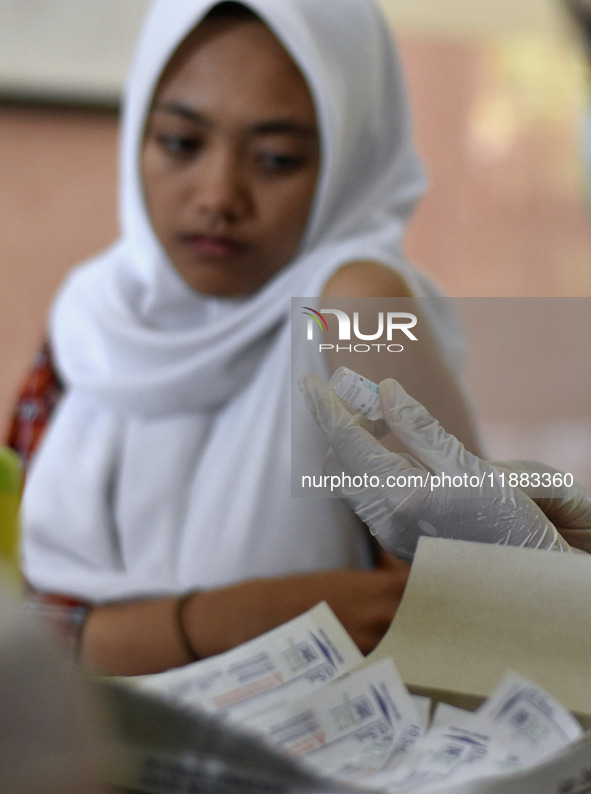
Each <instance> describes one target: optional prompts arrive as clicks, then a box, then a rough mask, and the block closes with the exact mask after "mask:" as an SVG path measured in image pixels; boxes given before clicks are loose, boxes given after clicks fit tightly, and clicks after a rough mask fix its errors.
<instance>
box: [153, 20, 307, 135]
mask: <svg viewBox="0 0 591 794" xmlns="http://www.w3.org/2000/svg"><path fill="white" fill-rule="evenodd" d="M154 98H155V99H156V100H158V101H162V100H164V101H184V102H189V103H196V104H197V105H198V106H201V105H202V104H203V103H205V105H207V106H208V108H209V109H210V110H212V111H217V112H220V113H222V114H224V115H225V114H228V113H230V114H231V113H235V112H239V113H244V114H245V115H253V116H256V114H257V113H258V114H261V113H263V114H266V113H269V112H271V113H280V114H282V115H284V114H285V113H286V112H288V113H289V114H290V115H294V114H295V115H298V116H300V117H301V118H302V120H305V121H308V122H313V121H314V118H315V110H314V104H313V100H312V97H311V94H310V91H309V89H308V85H307V83H306V80H305V79H304V77H303V75H302V73H301V72H300V70H299V68H298V66H297V65H296V64H295V62H294V61H293V60H292V58H291V57H290V55H289V54H288V53H287V51H286V50H285V48H284V47H283V45H282V44H281V42H280V41H279V40H278V39H277V37H276V36H275V35H274V34H273V33H272V32H271V31H270V30H269V28H268V27H267V26H266V25H265V24H264V23H263V22H261V21H260V20H259V19H258V18H256V17H252V18H247V19H242V18H220V19H215V18H214V19H206V20H204V21H203V22H202V23H201V24H200V25H199V26H198V27H197V28H195V30H193V31H192V32H191V33H190V34H189V36H188V37H187V38H186V39H185V40H184V41H183V42H182V44H181V45H180V46H179V48H178V49H177V50H176V52H175V53H174V55H173V56H172V58H171V60H170V61H169V63H168V65H167V66H166V68H165V70H164V72H163V74H162V77H161V79H160V81H159V83H158V86H157V88H156V91H155V94H154Z"/></svg>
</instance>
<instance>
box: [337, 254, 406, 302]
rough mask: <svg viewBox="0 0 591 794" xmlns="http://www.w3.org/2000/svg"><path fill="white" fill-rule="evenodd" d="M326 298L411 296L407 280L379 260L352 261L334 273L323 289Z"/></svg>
mask: <svg viewBox="0 0 591 794" xmlns="http://www.w3.org/2000/svg"><path fill="white" fill-rule="evenodd" d="M322 297H324V298H352V297H360V298H381V297H391V298H410V297H412V292H411V290H410V289H409V287H408V284H407V283H406V281H405V280H404V279H403V278H402V276H400V275H399V274H398V273H396V272H395V271H394V270H392V269H391V268H389V267H388V266H387V265H383V264H381V263H380V262H374V261H372V260H368V261H358V262H349V263H348V264H346V265H343V267H341V268H339V270H337V271H336V273H334V274H333V275H332V276H331V277H330V279H329V280H328V281H327V282H326V284H325V286H324V289H323V290H322Z"/></svg>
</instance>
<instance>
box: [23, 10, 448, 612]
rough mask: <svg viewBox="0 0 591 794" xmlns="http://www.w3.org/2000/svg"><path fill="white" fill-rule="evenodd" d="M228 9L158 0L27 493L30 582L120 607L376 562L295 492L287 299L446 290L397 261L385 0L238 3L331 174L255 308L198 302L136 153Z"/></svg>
mask: <svg viewBox="0 0 591 794" xmlns="http://www.w3.org/2000/svg"><path fill="white" fill-rule="evenodd" d="M215 5H217V3H216V2H214V1H213V0H179V2H176V3H174V4H172V5H171V3H170V2H169V0H157V1H156V2H155V3H154V5H153V6H152V8H151V10H150V12H149V13H148V15H147V18H146V20H145V23H144V26H143V29H142V31H141V34H140V36H139V42H138V46H137V50H136V53H135V57H134V60H133V63H132V68H131V73H130V78H129V83H128V88H127V93H126V97H125V102H124V115H123V128H122V162H121V185H120V195H121V205H120V216H121V226H122V234H121V238H120V240H119V241H118V242H117V243H116V244H115V245H114V246H113V247H112V248H111V249H110V250H108V251H106V252H105V253H103V254H101V255H100V256H98V257H96V258H95V259H93V260H91V261H90V262H87V263H85V264H83V265H82V266H80V267H79V268H77V269H76V270H74V271H73V273H72V274H71V276H70V277H69V278H68V279H67V281H66V283H65V284H64V286H63V287H62V289H61V291H60V293H59V295H58V297H57V299H56V302H55V304H54V308H53V312H52V317H51V342H52V347H53V351H54V354H55V358H56V362H57V367H58V370H59V372H60V374H61V376H62V377H63V379H64V381H65V383H66V385H67V393H66V396H65V397H64V399H63V400H62V402H61V404H60V406H59V410H58V412H57V416H56V417H55V420H54V421H53V423H52V426H51V428H50V430H49V432H48V433H47V435H46V438H45V442H44V444H43V446H42V448H41V450H40V451H39V453H38V455H37V457H36V460H35V462H34V465H33V467H32V470H31V473H30V476H29V480H28V485H27V489H26V494H25V500H24V531H25V539H24V566H25V572H26V574H27V576H28V578H29V580H30V581H31V582H32V584H33V585H35V586H36V587H38V588H40V589H46V590H51V591H60V592H68V593H71V594H76V595H79V596H83V597H87V598H90V599H92V600H105V599H111V598H120V597H129V596H133V595H141V594H147V593H161V592H176V591H178V590H179V589H183V588H186V587H198V586H213V585H219V584H223V583H227V582H231V581H236V580H239V579H242V578H245V577H248V576H260V575H273V574H281V573H287V572H290V571H298V570H315V569H323V568H327V567H335V566H342V565H364V564H367V563H368V558H367V548H366V542H365V539H364V537H363V535H361V534H360V531H359V526H358V523H357V520H356V519H355V517H354V516H352V515H351V514H350V513H349V511H348V509H347V508H345V507H344V506H343V505H342V504H341V503H340V502H337V501H335V500H297V499H290V491H289V448H290V438H289V401H290V394H291V383H290V380H291V378H290V375H291V372H290V353H289V350H290V348H289V344H290V339H289V312H290V300H289V299H290V297H291V296H306V295H307V296H317V295H319V294H320V292H321V290H322V287H323V285H324V284H325V282H326V281H327V279H328V278H329V277H330V275H331V274H332V273H334V271H335V270H337V269H338V268H339V266H341V265H342V264H344V263H346V262H350V261H355V260H366V259H372V260H377V261H381V262H384V263H386V264H390V265H391V266H392V267H393V268H395V269H397V270H398V271H399V272H400V273H401V274H402V275H403V277H404V278H405V279H406V280H407V281H408V282H409V284H410V286H411V288H414V291H415V293H416V294H418V295H427V296H429V295H432V294H435V292H434V290H433V288H432V286H431V285H430V283H429V282H427V280H426V279H425V278H424V277H423V276H422V275H421V274H419V273H417V271H415V270H413V269H412V268H410V267H409V266H408V265H406V264H405V263H404V261H403V257H402V250H401V240H402V236H403V232H404V228H405V224H406V221H407V218H408V216H409V214H410V212H411V210H412V208H413V206H414V204H415V202H416V201H417V199H418V197H419V196H420V194H421V193H422V191H423V189H424V178H423V173H422V169H421V167H420V164H419V162H418V159H417V157H416V155H415V153H414V151H413V148H412V145H411V140H410V131H409V117H408V111H407V106H406V98H405V92H404V87H403V82H402V77H401V73H400V68H399V65H398V62H397V58H396V53H395V49H394V45H393V42H392V40H391V37H390V34H389V31H388V29H387V26H386V24H385V22H384V20H383V19H382V17H381V15H380V13H379V11H378V10H377V9H376V7H374V5H373V3H372V2H370V0H323V1H322V2H320V0H280V1H279V2H278V0H246V1H245V2H244V3H243V5H246V6H248V7H249V8H251V9H252V10H253V11H254V12H255V13H256V14H258V16H259V17H260V18H261V19H262V20H263V21H264V22H265V23H266V24H267V25H268V27H269V28H270V29H271V30H272V31H273V32H274V33H275V34H276V35H277V37H278V39H279V40H280V41H281V42H282V43H283V44H284V46H285V48H286V50H287V51H288V52H289V54H290V55H291V56H292V58H293V59H294V61H295V62H296V64H297V65H298V66H299V68H300V69H301V71H302V73H303V75H304V77H305V79H306V81H307V83H308V85H309V87H310V91H311V93H312V97H313V100H314V103H315V107H316V112H317V116H318V122H319V129H320V141H321V172H320V177H319V184H318V187H317V192H316V196H315V200H314V205H313V208H312V212H311V216H310V219H309V222H308V227H307V230H306V232H305V235H304V238H303V240H302V243H301V246H300V250H299V252H298V253H297V256H296V257H295V258H294V260H293V261H292V262H291V263H290V264H288V265H287V266H286V267H284V268H283V270H281V271H280V272H279V273H278V274H276V275H275V276H274V277H273V278H272V279H271V280H270V281H269V282H267V283H266V284H265V285H264V286H263V287H262V288H261V289H259V290H258V291H257V292H256V293H255V294H253V295H251V296H248V297H246V298H243V299H217V298H212V297H209V296H203V295H200V294H197V293H195V292H194V291H192V290H191V289H190V288H189V287H188V286H187V285H186V284H185V283H184V282H183V281H182V280H181V278H180V277H179V276H178V274H177V272H176V271H175V270H174V268H173V267H172V265H171V264H170V262H169V261H168V260H167V258H166V255H165V254H164V252H163V249H162V248H161V246H160V244H159V242H158V240H157V238H156V237H155V235H154V232H153V230H152V227H151V225H150V221H149V218H148V215H147V212H146V206H145V203H144V200H143V195H142V187H141V182H140V174H139V152H140V147H141V141H142V135H143V130H144V126H145V121H146V115H147V112H148V110H149V107H150V103H151V99H152V95H153V92H154V90H155V87H156V85H157V82H158V79H159V77H160V75H161V74H162V71H163V69H164V68H165V66H166V64H167V63H168V61H169V60H170V58H171V56H172V55H173V53H174V52H175V50H176V48H177V47H178V46H179V44H180V43H181V41H182V40H183V39H184V38H185V37H186V36H187V35H188V34H189V33H190V32H191V30H192V29H193V28H194V27H195V26H196V25H197V24H198V23H199V22H200V20H201V19H202V18H203V17H204V15H206V14H207V13H208V11H209V10H210V9H211V8H212V7H213V6H215ZM435 304H436V307H437V308H436V309H435V310H434V312H435V311H438V310H439V303H437V301H436V302H435ZM435 304H434V305H435ZM432 319H433V321H434V322H435V324H437V322H439V320H440V319H441V318H437V317H435V314H434V315H433V318H432ZM438 330H439V331H441V330H442V329H438ZM438 336H439V338H440V339H441V338H444V334H443V333H441V332H440V333H438ZM447 338H449V334H448V335H447ZM300 363H301V365H302V366H306V368H308V369H316V370H317V371H319V372H321V373H322V374H325V373H324V372H323V363H322V362H319V361H308V362H303V361H302V362H300ZM304 410H305V409H304ZM309 443H310V444H312V445H313V444H317V445H318V454H319V455H321V454H322V445H321V443H320V442H319V441H318V440H317V439H314V438H311V439H310V440H309Z"/></svg>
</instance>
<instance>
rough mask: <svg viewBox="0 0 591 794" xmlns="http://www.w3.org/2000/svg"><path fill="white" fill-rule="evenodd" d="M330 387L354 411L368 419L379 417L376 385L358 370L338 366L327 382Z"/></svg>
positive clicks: (379, 409)
mask: <svg viewBox="0 0 591 794" xmlns="http://www.w3.org/2000/svg"><path fill="white" fill-rule="evenodd" d="M328 386H329V388H330V389H332V390H333V391H334V393H335V394H336V395H337V397H339V398H340V399H341V400H342V401H343V402H344V403H345V405H346V406H347V407H348V408H350V409H351V410H352V411H354V412H355V413H358V414H361V415H362V416H367V418H368V419H381V418H382V409H381V408H380V398H379V396H378V385H377V383H374V382H373V381H372V380H369V379H368V378H364V377H363V375H360V374H359V373H358V372H354V371H353V370H352V369H348V368H347V367H339V368H338V369H337V370H335V371H334V373H333V375H332V377H331V379H330V380H329V382H328Z"/></svg>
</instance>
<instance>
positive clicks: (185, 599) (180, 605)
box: [175, 590, 199, 662]
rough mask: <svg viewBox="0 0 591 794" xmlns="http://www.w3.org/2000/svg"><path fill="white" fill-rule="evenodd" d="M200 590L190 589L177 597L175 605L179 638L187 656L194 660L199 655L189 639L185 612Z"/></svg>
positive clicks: (195, 660)
mask: <svg viewBox="0 0 591 794" xmlns="http://www.w3.org/2000/svg"><path fill="white" fill-rule="evenodd" d="M198 592H199V591H198V590H190V591H189V592H188V593H185V594H184V595H182V596H180V598H178V599H177V602H176V607H175V618H176V626H177V630H178V635H179V638H180V640H181V642H182V644H183V648H184V649H185V652H186V654H187V656H189V657H190V659H191V661H192V662H197V661H199V656H198V655H197V654H196V653H195V650H194V648H193V646H192V645H191V640H190V639H189V635H188V634H187V630H186V629H185V620H184V613H185V607H186V606H187V604H188V603H189V601H190V600H191V598H193V596H194V595H197V594H198Z"/></svg>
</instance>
